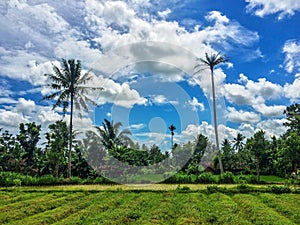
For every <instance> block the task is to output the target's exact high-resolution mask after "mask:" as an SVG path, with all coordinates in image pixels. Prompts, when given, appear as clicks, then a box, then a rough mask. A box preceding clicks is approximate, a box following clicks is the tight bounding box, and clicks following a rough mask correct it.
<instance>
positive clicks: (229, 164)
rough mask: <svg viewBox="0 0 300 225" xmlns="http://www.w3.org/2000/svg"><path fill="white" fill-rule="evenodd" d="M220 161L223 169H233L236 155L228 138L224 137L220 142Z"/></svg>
mask: <svg viewBox="0 0 300 225" xmlns="http://www.w3.org/2000/svg"><path fill="white" fill-rule="evenodd" d="M222 162H223V166H224V169H226V170H229V171H232V170H233V167H234V165H235V162H236V155H235V152H234V150H233V147H231V145H230V142H229V140H228V139H225V140H224V141H223V143H222Z"/></svg>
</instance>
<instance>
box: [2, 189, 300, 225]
mask: <svg viewBox="0 0 300 225" xmlns="http://www.w3.org/2000/svg"><path fill="white" fill-rule="evenodd" d="M0 199H1V206H0V224H15V225H18V224H56V225H62V224H64V225H65V224H299V222H300V203H299V202H300V195H299V194H281V195H276V194H270V193H251V194H224V193H213V194H206V193H203V192H187V193H183V192H178V191H176V190H171V191H149V190H147V191H127V190H125V191H124V190H118V191H107V190H106V191H91V192H89V191H53V192H50V191H42V190H39V191H34V192H27V191H25V192H23V191H22V189H21V190H20V191H19V192H16V191H2V192H0ZM2 201H4V202H5V203H4V202H2Z"/></svg>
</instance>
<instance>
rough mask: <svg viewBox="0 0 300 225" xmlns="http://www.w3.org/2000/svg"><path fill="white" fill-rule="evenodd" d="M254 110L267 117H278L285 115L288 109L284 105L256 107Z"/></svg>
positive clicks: (260, 105)
mask: <svg viewBox="0 0 300 225" xmlns="http://www.w3.org/2000/svg"><path fill="white" fill-rule="evenodd" d="M253 108H254V109H255V110H256V111H257V112H259V113H261V114H262V115H263V116H265V117H278V116H282V115H283V111H284V110H285V109H286V106H284V105H273V106H266V105H265V104H259V105H254V106H253Z"/></svg>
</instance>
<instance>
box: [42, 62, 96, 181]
mask: <svg viewBox="0 0 300 225" xmlns="http://www.w3.org/2000/svg"><path fill="white" fill-rule="evenodd" d="M61 67H62V68H61V69H59V68H58V67H57V66H55V65H53V71H54V74H45V75H46V76H47V77H48V78H49V80H50V82H51V83H50V84H48V85H47V86H49V87H50V88H51V89H53V90H54V93H52V94H49V95H47V96H45V97H44V98H43V99H44V100H56V102H55V104H54V105H53V108H52V109H53V110H54V109H55V108H56V107H58V106H62V108H63V116H65V114H66V113H67V109H68V107H69V105H70V124H69V130H70V131H69V133H70V134H73V110H74V105H75V108H76V109H78V110H79V111H80V115H81V112H82V111H86V112H88V106H87V102H89V103H91V104H93V105H96V102H95V101H94V100H92V99H91V98H89V97H88V95H87V94H88V91H89V90H102V88H100V87H88V86H86V83H87V82H88V81H90V80H91V79H92V76H91V75H90V71H88V72H86V73H84V74H82V73H81V61H80V60H77V62H75V60H74V59H70V60H68V61H67V60H66V59H62V61H61ZM72 142H73V135H69V152H68V153H69V154H68V155H69V156H68V177H71V163H72Z"/></svg>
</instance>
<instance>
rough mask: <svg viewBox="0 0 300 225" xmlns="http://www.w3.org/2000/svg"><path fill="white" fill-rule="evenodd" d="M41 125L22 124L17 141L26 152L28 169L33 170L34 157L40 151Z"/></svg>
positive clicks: (33, 123)
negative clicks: (38, 145)
mask: <svg viewBox="0 0 300 225" xmlns="http://www.w3.org/2000/svg"><path fill="white" fill-rule="evenodd" d="M40 131H41V125H36V124H35V122H32V123H26V124H24V123H21V124H20V126H19V134H18V135H17V140H18V142H19V143H20V145H21V147H22V148H23V150H24V152H25V158H26V164H27V167H28V169H29V170H30V169H32V166H33V164H34V155H35V152H37V151H38V150H39V149H38V147H37V144H38V142H39V140H40Z"/></svg>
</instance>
